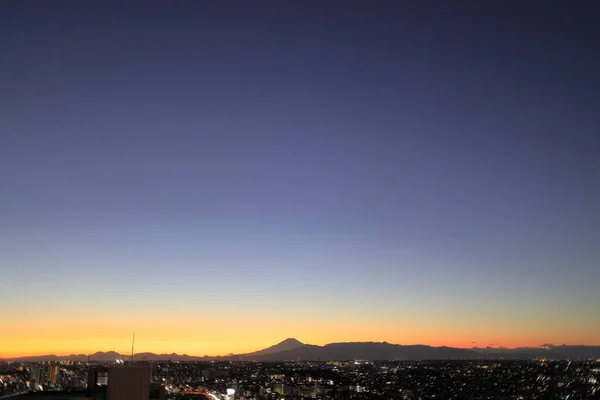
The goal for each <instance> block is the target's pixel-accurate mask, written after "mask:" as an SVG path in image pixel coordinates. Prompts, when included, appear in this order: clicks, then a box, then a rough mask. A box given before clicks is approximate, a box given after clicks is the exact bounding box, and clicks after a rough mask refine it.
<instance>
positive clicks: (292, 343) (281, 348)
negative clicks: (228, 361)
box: [241, 338, 304, 358]
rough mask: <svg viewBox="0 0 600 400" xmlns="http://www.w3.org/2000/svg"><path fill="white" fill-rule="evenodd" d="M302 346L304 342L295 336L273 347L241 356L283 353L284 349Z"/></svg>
mask: <svg viewBox="0 0 600 400" xmlns="http://www.w3.org/2000/svg"><path fill="white" fill-rule="evenodd" d="M302 346H304V343H302V342H301V341H299V340H297V339H294V338H288V339H285V340H284V341H283V342H281V343H277V344H276V345H273V346H271V347H267V348H266V349H263V350H259V351H255V352H253V353H248V354H242V355H241V356H243V357H245V358H248V357H262V356H265V355H268V354H275V353H281V352H284V351H290V350H294V349H297V348H299V347H302Z"/></svg>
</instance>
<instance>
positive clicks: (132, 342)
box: [131, 332, 135, 364]
mask: <svg viewBox="0 0 600 400" xmlns="http://www.w3.org/2000/svg"><path fill="white" fill-rule="evenodd" d="M134 345H135V332H133V340H132V341H131V364H133V346H134Z"/></svg>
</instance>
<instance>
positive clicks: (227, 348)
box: [0, 0, 600, 357]
mask: <svg viewBox="0 0 600 400" xmlns="http://www.w3.org/2000/svg"><path fill="white" fill-rule="evenodd" d="M451 3H452V4H451ZM599 17H600V8H599V7H598V4H597V2H593V1H581V2H577V3H574V2H568V1H564V2H554V1H550V2H537V1H531V2H523V1H497V2H487V1H486V2H480V1H462V2H447V1H429V0H426V1H418V2H414V1H384V0H381V1H376V2H373V1H343V2H341V1H328V0H324V1H318V2H312V1H238V2H233V1H215V2H210V1H208V2H192V1H181V2H168V3H164V2H161V3H159V2H153V1H149V2H144V3H143V4H142V3H139V4H130V5H125V4H122V3H118V2H117V3H102V4H100V3H89V2H80V1H62V2H32V1H13V2H3V3H2V4H1V5H0V54H1V55H2V56H1V59H2V61H1V62H0V87H1V90H0V304H2V314H1V317H0V357H12V356H20V355H35V354H71V353H91V352H95V351H108V350H115V351H122V352H127V351H128V349H130V345H131V335H132V333H133V332H136V350H138V351H140V352H143V351H151V352H157V353H171V352H177V353H187V354H191V355H205V354H209V355H220V354H227V353H241V352H246V351H253V350H257V349H260V348H262V347H267V346H269V345H272V344H274V343H277V342H279V341H281V340H283V339H285V338H287V337H295V338H297V339H299V340H301V341H303V342H305V343H311V344H326V343H330V342H341V341H388V342H390V343H400V344H429V345H434V346H440V345H448V346H458V347H472V346H478V347H483V346H489V345H492V346H506V347H519V346H538V345H540V344H542V343H554V344H590V345H600V335H598V332H600V307H598V305H599V304H600V290H598V283H599V282H600V246H599V244H600V206H599V205H600V157H599V156H598V150H599V149H600V137H599V132H600V95H599V93H600V74H598V71H600V44H599V43H600V41H598V29H597V27H596V26H595V25H596V23H597V21H598V18H599Z"/></svg>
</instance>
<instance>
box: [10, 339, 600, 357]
mask: <svg viewBox="0 0 600 400" xmlns="http://www.w3.org/2000/svg"><path fill="white" fill-rule="evenodd" d="M129 358H130V356H129V355H126V354H119V353H117V352H114V351H108V352H97V353H94V354H91V355H89V359H90V360H92V361H114V360H117V359H121V360H129ZM502 358H504V359H521V360H525V359H534V358H549V359H578V358H580V359H581V358H583V359H587V358H600V346H569V345H561V346H556V345H552V344H546V345H543V346H542V347H532V348H525V347H523V348H516V349H507V348H503V347H500V348H492V347H486V348H472V349H463V348H456V347H445V346H443V347H432V346H425V345H408V346H406V345H400V344H390V343H387V342H350V343H330V344H326V345H324V346H317V345H311V344H304V343H302V342H300V341H299V340H296V339H293V338H289V339H286V340H284V341H283V342H281V343H278V344H276V345H274V346H271V347H268V348H266V349H263V350H259V351H255V352H252V353H246V354H237V355H229V356H221V357H209V356H204V357H195V356H189V355H187V354H183V355H179V354H175V353H171V354H155V353H138V354H136V355H135V360H138V361H143V360H147V361H168V360H172V361H230V360H245V361H286V360H321V361H329V360H446V359H502ZM61 360H72V361H87V360H88V355H86V354H71V355H69V356H56V355H54V354H50V355H42V356H31V357H19V358H13V359H11V361H31V362H40V361H61Z"/></svg>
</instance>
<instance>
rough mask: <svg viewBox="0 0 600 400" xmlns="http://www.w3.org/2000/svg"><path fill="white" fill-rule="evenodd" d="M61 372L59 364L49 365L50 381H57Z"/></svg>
mask: <svg viewBox="0 0 600 400" xmlns="http://www.w3.org/2000/svg"><path fill="white" fill-rule="evenodd" d="M59 374H60V368H59V366H58V365H52V364H49V365H48V382H50V383H56V381H57V380H58V375H59Z"/></svg>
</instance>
